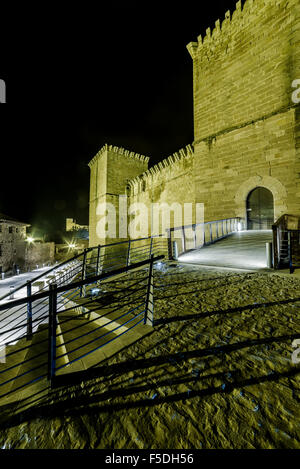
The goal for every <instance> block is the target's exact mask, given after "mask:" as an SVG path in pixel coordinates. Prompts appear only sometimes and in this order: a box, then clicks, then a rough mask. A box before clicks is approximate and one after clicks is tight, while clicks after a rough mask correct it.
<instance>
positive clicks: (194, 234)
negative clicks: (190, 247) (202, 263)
mask: <svg viewBox="0 0 300 469" xmlns="http://www.w3.org/2000/svg"><path fill="white" fill-rule="evenodd" d="M192 230H193V237H194V249H196V225H193V226H192Z"/></svg>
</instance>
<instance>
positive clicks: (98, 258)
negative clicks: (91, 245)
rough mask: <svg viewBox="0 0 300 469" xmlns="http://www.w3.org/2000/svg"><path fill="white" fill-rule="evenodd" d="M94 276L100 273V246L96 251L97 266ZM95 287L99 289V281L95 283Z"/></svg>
mask: <svg viewBox="0 0 300 469" xmlns="http://www.w3.org/2000/svg"><path fill="white" fill-rule="evenodd" d="M96 269H97V270H96V275H100V274H101V272H102V266H101V246H100V245H99V246H98V249H97V266H96ZM97 286H98V287H100V280H98V282H97Z"/></svg>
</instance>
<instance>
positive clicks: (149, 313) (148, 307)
mask: <svg viewBox="0 0 300 469" xmlns="http://www.w3.org/2000/svg"><path fill="white" fill-rule="evenodd" d="M153 258H154V256H153V254H152V255H151V260H150V264H149V277H148V285H147V294H146V304H145V316H144V324H146V325H147V326H153V306H154V304H153Z"/></svg>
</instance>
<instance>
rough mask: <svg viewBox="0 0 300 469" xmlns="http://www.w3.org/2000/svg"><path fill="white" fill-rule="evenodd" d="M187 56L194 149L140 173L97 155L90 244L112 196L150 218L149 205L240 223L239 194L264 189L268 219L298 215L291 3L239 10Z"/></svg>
mask: <svg viewBox="0 0 300 469" xmlns="http://www.w3.org/2000/svg"><path fill="white" fill-rule="evenodd" d="M187 48H188V51H189V53H190V55H191V57H192V60H193V83H194V142H193V143H192V144H191V145H188V146H187V147H186V148H185V149H183V150H180V151H179V152H178V153H175V154H174V155H172V156H170V157H168V158H166V159H165V160H163V161H162V162H160V163H158V164H157V165H155V166H153V167H150V168H149V169H148V159H147V158H145V157H139V156H138V155H136V156H133V154H131V153H130V152H126V151H124V150H123V149H118V148H117V147H108V146H105V147H103V148H102V150H100V152H99V153H98V154H97V155H96V157H94V159H93V160H92V161H91V163H90V169H91V186H90V245H96V244H99V243H100V242H103V240H99V239H98V238H97V232H96V226H97V222H98V220H99V215H97V212H96V211H97V202H99V201H100V200H101V201H104V200H106V201H110V202H112V203H114V201H115V202H116V200H117V198H116V196H117V195H120V194H127V195H128V198H129V200H128V203H129V204H130V203H132V202H143V203H145V204H146V205H147V206H148V207H149V211H150V203H151V202H152V203H153V202H160V203H162V202H167V203H169V204H171V203H173V202H179V203H183V202H192V203H196V202H199V203H204V207H205V221H212V220H218V219H224V218H230V217H236V216H238V217H241V218H242V219H244V220H246V218H247V212H246V201H247V197H248V194H249V193H250V192H251V191H252V190H253V189H255V188H256V187H265V188H267V189H269V190H270V191H271V192H272V195H273V199H274V219H275V220H276V219H278V218H279V217H280V216H281V215H282V214H284V213H289V214H292V215H300V106H299V97H300V90H299V93H298V94H297V90H295V89H294V87H295V86H299V88H300V3H299V0H246V2H245V4H244V6H243V7H242V5H241V2H240V1H239V2H238V3H237V4H236V10H235V11H234V13H233V14H232V16H231V15H230V12H227V13H226V15H225V19H224V20H223V21H222V22H220V21H219V20H218V21H216V23H215V28H214V29H213V30H211V29H210V28H208V29H207V30H206V35H205V37H204V38H202V37H201V36H199V37H198V40H197V42H191V43H190V44H188V46H187ZM109 148H110V150H109ZM116 206H117V203H116ZM174 223H175V224H176V221H175V222H174Z"/></svg>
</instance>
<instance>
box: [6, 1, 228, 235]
mask: <svg viewBox="0 0 300 469" xmlns="http://www.w3.org/2000/svg"><path fill="white" fill-rule="evenodd" d="M62 3H65V2H60V3H57V4H55V3H53V2H51V4H46V6H44V3H43V6H39V7H37V6H34V8H33V7H32V8H33V9H32V11H30V10H29V9H28V8H29V7H28V3H27V2H26V7H23V8H24V11H22V10H20V7H19V6H18V7H17V6H16V5H15V6H14V8H15V11H7V12H6V11H5V10H4V11H2V13H3V17H2V18H1V32H0V53H1V56H0V78H1V79H5V80H6V83H7V104H6V105H5V106H3V105H2V106H1V107H0V126H1V128H0V155H1V187H0V212H2V213H5V214H7V215H10V216H14V217H16V218H18V219H21V220H22V221H25V222H28V223H31V224H32V225H33V226H34V227H40V228H42V229H44V230H45V231H47V232H52V231H54V230H56V229H63V227H64V223H65V218H66V217H72V218H75V219H76V220H77V221H78V222H79V223H84V224H85V223H88V197H89V168H88V166H87V163H88V162H89V161H90V160H91V158H92V157H93V156H94V155H95V153H96V152H97V151H98V150H99V149H100V148H101V147H102V145H103V144H104V143H111V144H115V145H118V146H122V147H124V148H126V149H128V150H131V151H136V152H138V153H142V154H144V155H147V156H150V157H151V160H150V164H151V165H153V164H155V163H156V162H158V161H160V160H161V159H163V158H165V157H167V156H169V155H170V154H172V153H173V152H174V151H177V150H178V149H180V148H182V147H184V146H185V145H187V144H188V143H192V141H193V94H192V87H193V82H192V59H191V57H190V56H189V54H188V51H187V49H186V45H187V44H188V43H189V42H190V41H196V39H197V36H198V35H199V34H202V36H204V35H205V30H206V28H207V27H208V26H210V27H211V28H213V27H214V23H215V20H217V19H218V18H220V20H222V19H223V18H224V16H225V12H226V11H227V10H228V9H230V10H231V11H233V10H234V9H235V4H236V0H234V1H229V0H226V1H225V0H224V1H223V2H218V3H216V2H214V1H210V2H207V3H204V2H203V1H201V0H198V1H190V2H180V4H179V2H177V3H176V2H173V3H170V2H162V1H161V2H146V1H143V2H138V3H132V2H131V3H130V2H122V3H116V2H111V7H107V6H106V7H105V8H104V7H103V5H102V2H97V3H96V2H93V3H87V2H80V3H79V4H77V3H76V4H75V2H73V3H69V2H68V5H70V6H69V9H68V10H67V9H64V10H62V6H61V5H62ZM35 5H36V4H35ZM40 5H41V4H40ZM47 5H48V6H47ZM50 5H51V6H50ZM1 9H2V7H1Z"/></svg>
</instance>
